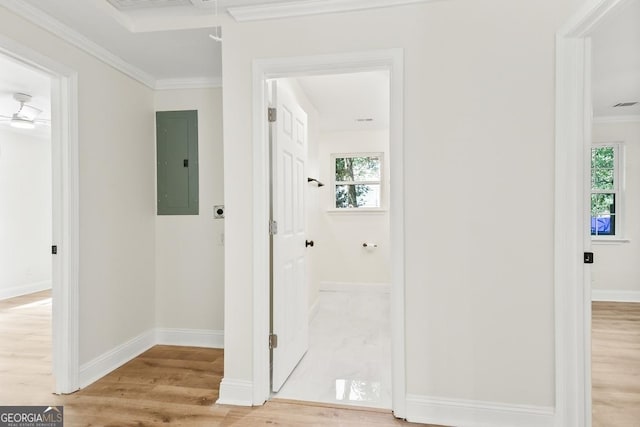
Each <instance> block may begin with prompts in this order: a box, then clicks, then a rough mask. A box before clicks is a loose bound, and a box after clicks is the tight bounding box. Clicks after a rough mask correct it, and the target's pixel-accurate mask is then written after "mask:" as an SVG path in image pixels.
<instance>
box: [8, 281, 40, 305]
mask: <svg viewBox="0 0 640 427" xmlns="http://www.w3.org/2000/svg"><path fill="white" fill-rule="evenodd" d="M46 289H51V280H43V281H41V282H36V283H27V284H26V285H20V286H13V287H11V288H7V289H0V301H1V300H3V299H8V298H14V297H19V296H21V295H27V294H32V293H34V292H40V291H44V290H46Z"/></svg>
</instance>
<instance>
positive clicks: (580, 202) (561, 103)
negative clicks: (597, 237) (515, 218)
mask: <svg viewBox="0 0 640 427" xmlns="http://www.w3.org/2000/svg"><path fill="white" fill-rule="evenodd" d="M629 1H630V0H589V1H588V3H587V4H585V5H584V6H583V8H582V9H581V10H580V11H579V12H578V13H577V14H575V15H574V16H573V17H572V18H571V19H570V20H569V21H568V23H567V24H566V25H565V26H564V27H563V28H562V29H561V30H560V31H558V33H557V37H556V55H557V57H556V165H555V172H556V185H555V275H554V276H555V277H554V282H555V319H556V320H555V323H556V324H555V330H556V337H555V345H556V412H557V416H556V425H557V426H563V427H583V426H584V427H590V426H591V283H590V270H589V268H588V266H585V264H583V261H582V252H583V251H585V250H588V249H589V248H590V247H591V239H590V236H589V229H588V224H589V222H588V221H589V219H588V210H587V198H588V193H589V181H588V172H587V169H588V165H589V163H588V153H589V150H590V145H591V141H590V139H591V137H590V135H591V124H592V113H591V80H590V79H591V76H590V66H591V58H590V55H591V46H590V40H589V36H590V35H591V34H592V32H593V30H594V29H595V28H596V27H597V25H598V24H600V23H601V22H603V20H604V19H606V18H608V17H610V16H611V14H612V13H614V12H616V11H617V10H619V8H620V7H621V6H623V5H624V4H625V3H627V2H629Z"/></svg>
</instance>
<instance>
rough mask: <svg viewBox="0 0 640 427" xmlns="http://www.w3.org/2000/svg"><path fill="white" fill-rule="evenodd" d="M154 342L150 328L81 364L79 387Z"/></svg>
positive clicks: (107, 371)
mask: <svg viewBox="0 0 640 427" xmlns="http://www.w3.org/2000/svg"><path fill="white" fill-rule="evenodd" d="M155 344H156V332H155V330H154V329H151V330H149V331H147V332H144V333H142V334H140V335H138V336H137V337H135V338H132V339H130V340H129V341H127V342H125V343H123V344H120V345H119V346H117V347H115V348H113V349H111V350H109V351H108V352H106V353H104V354H102V355H100V356H98V357H96V358H95V359H93V360H91V361H89V362H87V363H85V364H83V365H82V366H80V373H79V378H78V382H79V384H80V388H84V387H86V386H88V385H89V384H91V383H93V382H95V381H97V380H99V379H100V378H102V377H104V376H105V375H107V374H108V373H109V372H112V371H114V370H115V369H117V368H119V367H120V366H122V365H124V364H125V363H127V362H128V361H130V360H131V359H133V358H134V357H137V356H139V355H140V354H142V353H144V352H145V351H147V350H149V349H150V348H151V347H153V346H154V345H155Z"/></svg>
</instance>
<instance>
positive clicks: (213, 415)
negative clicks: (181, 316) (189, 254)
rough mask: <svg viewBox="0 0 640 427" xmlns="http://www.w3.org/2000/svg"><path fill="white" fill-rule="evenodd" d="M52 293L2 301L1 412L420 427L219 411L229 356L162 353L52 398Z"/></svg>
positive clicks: (324, 411)
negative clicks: (9, 408)
mask: <svg viewBox="0 0 640 427" xmlns="http://www.w3.org/2000/svg"><path fill="white" fill-rule="evenodd" d="M49 295H50V294H49V293H48V292H41V293H37V294H32V295H28V296H24V297H19V298H14V299H11V300H5V301H0V405H64V416H65V427H71V426H113V427H125V426H139V427H142V426H160V425H162V426H165V425H173V426H187V427H190V426H194V427H195V426H203V427H204V426H206V427H215V426H232V425H233V426H239V427H241V426H265V425H278V426H345V427H347V426H374V427H375V426H409V425H411V426H413V425H416V424H409V423H406V422H403V421H400V420H397V419H395V418H394V417H393V415H391V413H390V412H388V411H377V410H363V409H359V408H355V409H354V408H335V407H327V406H321V405H313V404H308V403H302V402H288V401H271V402H268V403H267V404H265V405H263V406H260V407H256V408H242V407H234V406H222V405H216V404H215V401H216V399H217V398H218V386H219V384H220V380H221V378H222V371H223V356H224V355H223V351H222V350H215V349H203V348H196V347H171V346H156V347H153V348H152V349H150V350H149V351H147V352H145V353H143V354H142V355H140V356H139V357H137V358H135V359H134V360H132V361H131V362H129V363H127V364H125V365H124V366H122V367H120V368H119V369H117V370H115V371H114V372H112V373H111V374H109V375H107V376H106V377H104V378H102V379H101V380H99V381H97V382H96V383H94V384H92V385H90V386H89V387H87V388H85V389H83V390H80V391H78V392H76V393H74V394H71V395H66V396H56V395H53V394H51V390H52V389H53V380H52V376H51V332H50V331H51V306H50V304H49V305H48V304H47V301H50V300H49V299H48V298H49Z"/></svg>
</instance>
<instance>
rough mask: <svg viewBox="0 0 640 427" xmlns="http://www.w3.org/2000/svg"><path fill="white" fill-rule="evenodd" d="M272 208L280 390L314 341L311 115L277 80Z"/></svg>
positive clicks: (276, 383)
mask: <svg viewBox="0 0 640 427" xmlns="http://www.w3.org/2000/svg"><path fill="white" fill-rule="evenodd" d="M272 96H273V99H272V103H273V105H275V106H276V109H277V112H276V116H277V119H276V122H275V123H274V124H273V125H272V126H273V128H272V150H273V157H272V162H273V165H272V180H273V181H272V182H273V186H272V209H273V214H272V215H273V220H274V221H276V222H277V232H276V233H275V234H274V235H273V264H272V269H273V288H272V298H273V306H272V310H273V311H272V316H273V317H272V319H273V333H274V334H276V335H277V337H278V338H277V340H278V342H277V347H275V348H274V349H273V353H272V369H273V371H272V390H273V391H274V392H277V391H278V390H280V387H282V385H283V384H284V382H285V381H286V379H287V378H288V377H289V375H290V374H291V372H292V371H293V369H294V368H295V367H296V365H297V364H298V362H299V361H300V359H302V357H303V356H304V354H305V353H306V351H307V348H308V345H309V319H308V298H307V283H306V272H305V251H306V246H305V242H306V239H305V238H306V235H305V232H306V224H305V190H306V182H307V176H306V162H307V114H306V113H305V112H304V110H303V109H302V108H301V107H300V106H299V105H298V104H297V103H296V102H295V99H294V97H293V96H292V95H291V94H290V93H288V92H287V91H285V90H283V88H279V87H278V85H277V82H273V94H272Z"/></svg>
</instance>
